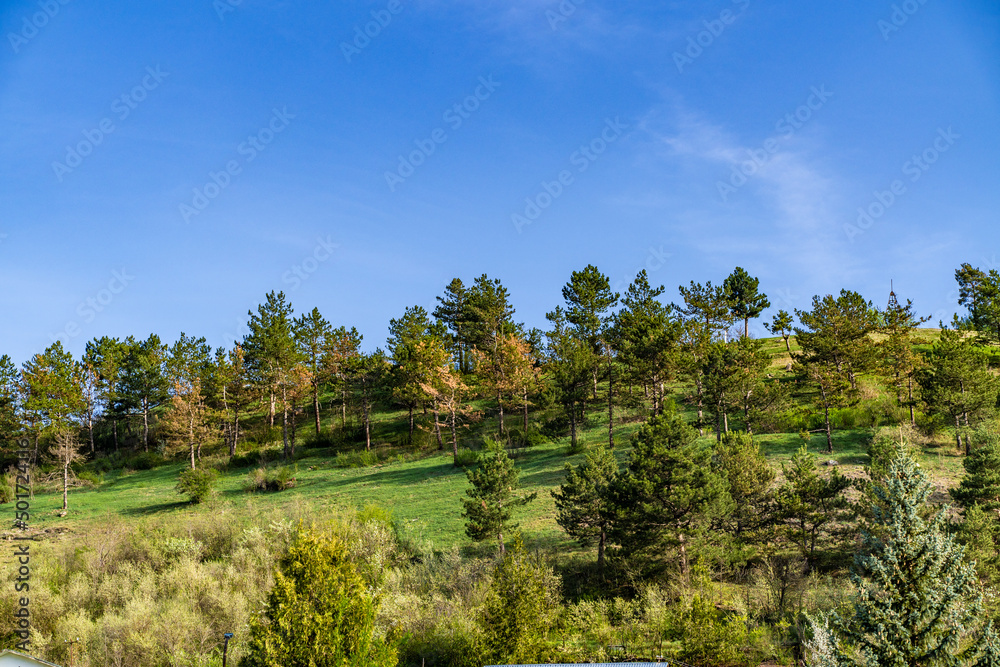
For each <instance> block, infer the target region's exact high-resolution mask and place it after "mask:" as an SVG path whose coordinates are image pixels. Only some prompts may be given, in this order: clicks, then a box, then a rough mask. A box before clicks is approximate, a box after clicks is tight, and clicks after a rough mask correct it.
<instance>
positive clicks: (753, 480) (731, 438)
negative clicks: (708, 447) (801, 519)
mask: <svg viewBox="0 0 1000 667" xmlns="http://www.w3.org/2000/svg"><path fill="white" fill-rule="evenodd" d="M714 465H715V467H716V469H717V470H718V471H719V472H720V473H722V475H724V476H725V478H726V481H727V482H728V483H729V496H730V497H731V498H732V499H733V504H734V507H733V511H732V514H730V515H729V517H728V523H729V525H730V529H731V531H732V533H733V535H734V536H735V537H736V538H737V539H738V540H741V541H744V542H756V541H761V540H766V539H768V536H769V532H768V530H767V529H768V528H770V524H771V521H772V509H773V507H772V505H773V500H774V499H773V494H772V493H771V483H772V482H773V481H774V477H775V473H774V469H773V468H771V466H770V464H769V463H768V462H767V460H766V459H765V458H764V453H763V452H762V451H761V449H760V444H759V443H757V442H755V441H754V439H753V436H751V435H750V434H748V433H743V432H739V431H730V432H729V433H726V434H725V435H723V436H722V440H721V442H719V443H718V444H717V445H716V447H715V455H714Z"/></svg>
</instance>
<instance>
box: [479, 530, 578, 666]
mask: <svg viewBox="0 0 1000 667" xmlns="http://www.w3.org/2000/svg"><path fill="white" fill-rule="evenodd" d="M559 584H560V582H559V578H558V576H556V574H555V573H554V572H553V571H552V568H550V567H548V566H547V565H546V564H545V563H544V562H543V561H542V560H541V559H540V558H539V557H538V556H537V555H536V556H532V555H530V554H528V553H527V552H526V551H525V549H524V545H523V544H522V543H521V540H520V539H517V540H515V541H514V545H513V548H511V550H510V551H508V552H506V553H505V554H503V556H502V557H501V558H500V560H499V561H498V562H497V564H496V565H495V566H494V568H493V577H492V580H491V582H490V588H489V591H488V592H487V595H486V600H485V601H484V603H483V607H482V610H481V611H480V615H479V623H480V625H481V626H482V629H483V636H484V640H485V641H484V643H485V646H484V649H485V651H484V655H483V656H482V657H483V659H484V660H485V661H488V662H490V663H493V664H526V663H533V662H536V661H538V660H540V659H542V655H541V653H542V651H543V645H544V640H545V636H546V633H547V630H548V628H549V627H550V626H551V624H552V622H553V621H554V620H555V618H554V616H555V612H557V610H558V608H559V597H560V590H559V589H560V585H559Z"/></svg>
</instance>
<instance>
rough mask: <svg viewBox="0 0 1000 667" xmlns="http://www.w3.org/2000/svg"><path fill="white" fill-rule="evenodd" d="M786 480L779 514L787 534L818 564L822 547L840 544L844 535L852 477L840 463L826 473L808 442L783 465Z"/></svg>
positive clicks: (811, 561) (812, 561)
mask: <svg viewBox="0 0 1000 667" xmlns="http://www.w3.org/2000/svg"><path fill="white" fill-rule="evenodd" d="M781 469H782V472H783V473H784V476H785V483H784V484H782V485H781V487H780V488H779V489H778V492H777V504H778V512H777V516H778V518H779V519H780V521H781V522H782V525H783V526H784V532H785V536H786V537H787V538H788V540H789V541H790V542H792V543H793V544H795V546H796V547H798V549H799V551H801V553H802V556H803V557H804V558H805V559H806V562H807V564H809V565H810V566H812V565H814V564H815V560H816V552H817V550H818V549H819V548H820V547H824V546H828V545H836V544H838V543H839V542H840V541H841V539H842V535H841V531H842V529H843V525H842V522H843V521H844V520H846V519H847V518H848V516H849V515H850V510H849V509H848V508H849V502H848V499H847V496H846V495H845V494H844V491H845V490H846V489H847V488H848V487H849V486H850V485H851V482H850V480H849V479H847V478H846V477H844V476H843V475H841V474H840V471H839V470H837V468H836V467H834V468H833V470H832V471H831V472H830V475H829V476H827V477H824V476H823V475H821V474H820V472H819V470H818V469H817V467H816V457H815V456H814V455H813V454H810V453H809V452H808V451H807V449H806V447H805V445H803V446H802V447H801V448H800V449H799V451H798V452H796V454H795V455H794V456H793V457H792V460H791V463H790V465H789V466H787V467H786V466H784V465H782V467H781Z"/></svg>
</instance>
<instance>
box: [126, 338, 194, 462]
mask: <svg viewBox="0 0 1000 667" xmlns="http://www.w3.org/2000/svg"><path fill="white" fill-rule="evenodd" d="M122 351H123V355H122V357H121V362H120V366H119V373H120V374H119V382H118V388H117V391H116V395H117V401H116V403H115V406H116V409H117V411H118V412H119V413H122V414H126V415H131V414H141V415H142V444H143V449H144V450H146V451H148V450H149V428H150V422H151V415H152V413H153V410H154V409H155V408H156V407H157V406H159V405H161V404H163V403H164V402H166V401H167V400H168V399H169V397H170V395H169V393H168V389H169V388H170V385H171V379H168V377H167V375H168V373H169V374H170V375H171V376H172V377H173V381H180V382H182V383H183V384H185V385H186V386H190V385H192V384H193V383H194V382H195V380H197V382H198V386H199V387H201V386H202V385H203V384H204V379H205V376H206V374H207V369H208V365H209V363H210V357H209V354H210V352H211V348H209V346H208V345H206V344H205V339H204V337H202V338H198V339H195V338H193V337H190V336H187V335H185V334H184V333H181V335H180V338H179V339H178V340H177V342H176V343H175V344H174V349H173V352H172V357H171V359H172V361H171V363H172V364H173V366H172V367H171V368H170V369H168V368H167V362H168V359H167V346H166V345H164V344H163V343H161V342H160V337H159V336H157V335H156V334H151V335H150V336H149V338H147V339H146V340H144V341H137V340H136V339H135V338H133V337H132V336H129V337H128V338H127V339H126V340H125V342H124V343H123V344H122Z"/></svg>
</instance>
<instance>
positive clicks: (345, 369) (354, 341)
mask: <svg viewBox="0 0 1000 667" xmlns="http://www.w3.org/2000/svg"><path fill="white" fill-rule="evenodd" d="M362 338H363V336H362V335H361V334H360V333H358V330H357V329H355V328H354V327H351V329H350V330H348V329H347V327H337V328H336V329H334V330H333V333H332V334H330V336H328V337H327V340H326V347H325V349H324V351H323V374H324V375H325V376H326V377H327V378H329V379H330V381H331V383H332V384H333V387H334V389H336V390H338V391H339V393H340V427H341V429H345V428H347V393H348V390H349V389H350V384H351V378H350V369H351V365H352V363H353V360H354V359H356V358H357V357H358V356H360V354H361V340H362Z"/></svg>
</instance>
